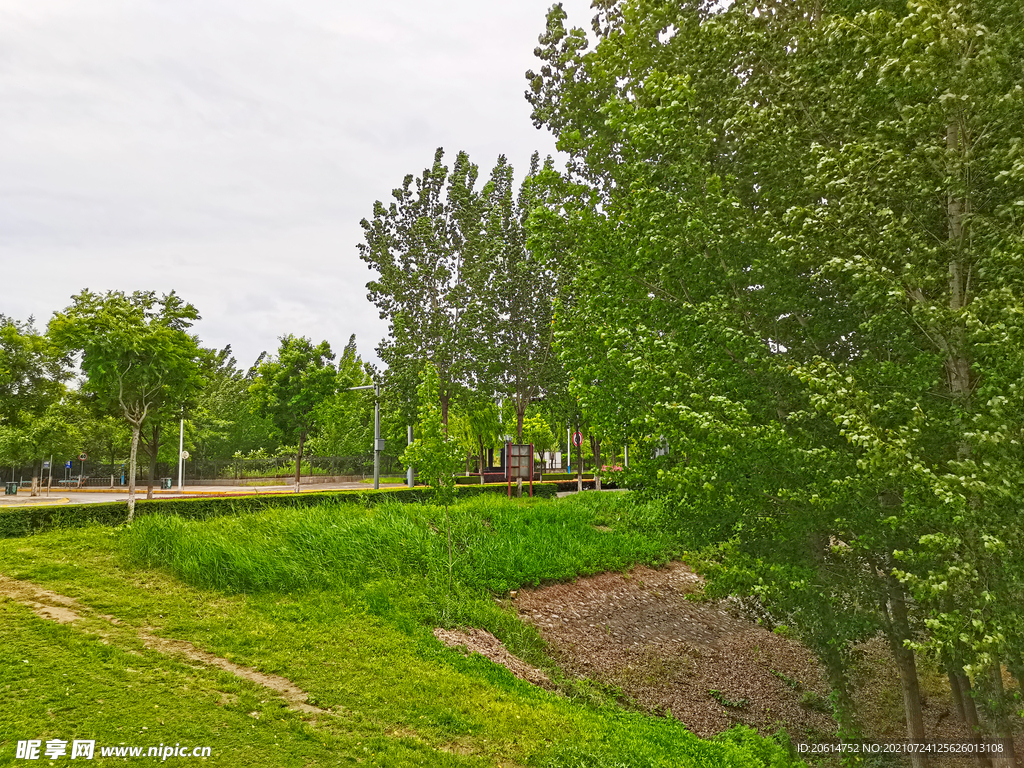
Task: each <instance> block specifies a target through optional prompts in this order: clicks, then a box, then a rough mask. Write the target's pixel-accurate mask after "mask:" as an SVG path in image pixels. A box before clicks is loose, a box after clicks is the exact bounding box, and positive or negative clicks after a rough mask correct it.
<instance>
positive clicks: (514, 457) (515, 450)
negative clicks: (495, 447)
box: [508, 443, 533, 480]
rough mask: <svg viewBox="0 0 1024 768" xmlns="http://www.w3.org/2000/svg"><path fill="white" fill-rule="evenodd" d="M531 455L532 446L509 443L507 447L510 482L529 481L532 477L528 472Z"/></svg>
mask: <svg viewBox="0 0 1024 768" xmlns="http://www.w3.org/2000/svg"><path fill="white" fill-rule="evenodd" d="M532 454H533V445H532V444H531V445H514V444H512V443H509V446H508V469H509V479H510V480H519V479H520V478H522V479H523V480H529V479H530V478H531V477H532V474H533V473H532V472H530V469H531V467H530V465H531V463H532V462H531V458H532Z"/></svg>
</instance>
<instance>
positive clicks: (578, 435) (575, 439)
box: [572, 429, 583, 448]
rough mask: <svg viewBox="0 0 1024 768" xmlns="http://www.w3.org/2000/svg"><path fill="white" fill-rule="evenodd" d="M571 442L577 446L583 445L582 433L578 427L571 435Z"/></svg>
mask: <svg viewBox="0 0 1024 768" xmlns="http://www.w3.org/2000/svg"><path fill="white" fill-rule="evenodd" d="M572 444H573V445H575V446H576V447H577V448H579V447H580V446H581V445H583V433H582V432H580V431H579V430H578V429H577V430H576V431H575V432H574V433H573V435H572Z"/></svg>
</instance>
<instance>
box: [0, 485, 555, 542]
mask: <svg viewBox="0 0 1024 768" xmlns="http://www.w3.org/2000/svg"><path fill="white" fill-rule="evenodd" d="M558 490H559V488H558V487H557V485H556V484H550V485H547V484H546V485H540V484H538V483H534V488H533V495H534V496H540V497H541V498H546V499H550V498H554V496H555V493H556V492H557V491H558ZM506 492H507V488H506V486H504V485H476V486H472V485H469V486H463V487H460V488H458V489H456V498H457V499H465V498H468V497H470V496H476V495H478V494H481V493H506ZM433 496H434V491H433V489H431V488H386V489H385V488H382V489H381V490H379V491H372V490H365V491H364V490H358V491H323V492H320V493H264V494H259V495H257V496H218V497H211V498H200V499H153V500H141V501H138V502H136V504H135V514H136V516H139V515H152V514H158V515H174V516H176V517H181V518H184V519H186V520H209V519H211V518H214V517H222V516H224V515H240V514H245V513H249V512H258V511H262V510H269V509H275V508H281V507H285V508H295V507H311V506H316V505H318V504H322V503H324V502H325V501H336V502H342V503H351V504H362V505H364V506H372V505H374V504H377V503H378V502H379V501H381V500H383V499H391V500H394V501H400V502H413V503H415V502H430V501H431V500H432V499H433ZM127 519H128V504H127V502H123V501H114V502H105V503H101V504H65V505H61V506H45V507H19V508H17V509H10V510H4V511H2V512H0V538H4V539H11V538H17V537H19V536H29V535H31V534H33V533H40V532H42V531H48V530H52V529H54V528H80V527H83V526H86V525H92V524H100V525H112V526H116V525H123V524H124V523H125V522H126V521H127Z"/></svg>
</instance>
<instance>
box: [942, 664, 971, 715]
mask: <svg viewBox="0 0 1024 768" xmlns="http://www.w3.org/2000/svg"><path fill="white" fill-rule="evenodd" d="M946 676H947V677H949V691H950V695H951V696H952V697H953V707H954V709H956V717H957V719H958V720H959V721H960V722H961V723H965V722H967V713H966V711H965V710H964V693H963V690H962V689H961V688H960V678H959V677H958V676H957V674H956V671H955V670H954V669H953V665H952V664H951V663H949V662H947V663H946Z"/></svg>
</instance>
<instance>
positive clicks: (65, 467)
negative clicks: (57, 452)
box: [64, 461, 71, 469]
mask: <svg viewBox="0 0 1024 768" xmlns="http://www.w3.org/2000/svg"><path fill="white" fill-rule="evenodd" d="M64 469H71V462H70V461H65V462H64Z"/></svg>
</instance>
